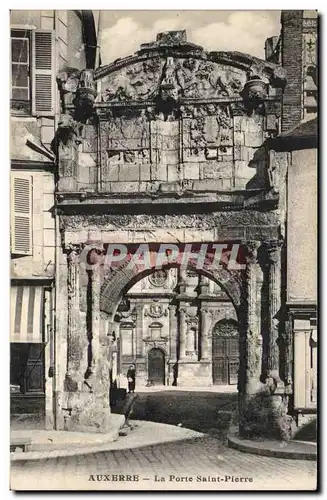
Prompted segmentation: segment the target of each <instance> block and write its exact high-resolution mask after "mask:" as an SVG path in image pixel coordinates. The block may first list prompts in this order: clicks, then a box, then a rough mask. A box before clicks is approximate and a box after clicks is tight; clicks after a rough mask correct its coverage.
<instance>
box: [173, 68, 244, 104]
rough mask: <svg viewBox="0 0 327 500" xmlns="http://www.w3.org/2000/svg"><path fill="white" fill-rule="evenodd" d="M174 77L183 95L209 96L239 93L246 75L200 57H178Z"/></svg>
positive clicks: (194, 96)
mask: <svg viewBox="0 0 327 500" xmlns="http://www.w3.org/2000/svg"><path fill="white" fill-rule="evenodd" d="M176 78H177V82H178V84H179V87H180V94H181V96H183V97H192V98H210V97H218V96H219V97H223V96H226V97H228V96H231V95H235V94H239V93H240V91H241V90H242V88H243V86H244V84H245V81H246V76H245V73H244V72H243V71H241V70H237V69H236V68H233V69H226V67H223V66H221V65H219V64H217V63H214V62H211V61H203V60H201V59H195V58H188V59H178V60H177V63H176Z"/></svg>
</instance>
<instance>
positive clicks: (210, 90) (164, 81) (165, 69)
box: [102, 57, 246, 102]
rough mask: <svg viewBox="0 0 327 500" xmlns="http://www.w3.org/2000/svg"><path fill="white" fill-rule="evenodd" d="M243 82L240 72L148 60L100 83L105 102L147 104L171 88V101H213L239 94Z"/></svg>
mask: <svg viewBox="0 0 327 500" xmlns="http://www.w3.org/2000/svg"><path fill="white" fill-rule="evenodd" d="M245 81H246V76H245V74H244V72H243V71H241V70H235V68H234V69H231V70H229V69H226V68H225V67H223V66H221V65H219V64H217V63H214V62H211V61H206V60H202V59H196V58H192V57H191V58H185V59H182V58H173V57H168V58H164V57H162V58H159V57H155V58H149V59H146V60H145V61H140V62H137V63H134V64H131V65H129V66H126V67H124V68H121V69H119V70H117V71H115V72H113V73H111V74H110V75H109V76H107V77H106V78H105V79H104V80H103V91H102V98H103V100H104V101H105V102H107V101H128V100H141V101H142V100H148V99H153V98H154V97H155V96H157V95H159V93H160V89H161V91H162V90H163V88H165V91H167V89H166V87H167V86H170V87H171V88H170V92H171V93H173V97H174V99H176V98H177V96H181V97H190V98H210V97H212V98H214V97H221V96H226V97H228V96H232V95H237V94H239V93H240V91H241V89H242V88H243V86H244V83H245Z"/></svg>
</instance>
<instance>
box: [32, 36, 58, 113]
mask: <svg viewBox="0 0 327 500" xmlns="http://www.w3.org/2000/svg"><path fill="white" fill-rule="evenodd" d="M54 112H55V64H54V32H53V31H51V30H36V31H33V32H32V113H33V115H39V116H51V115H54Z"/></svg>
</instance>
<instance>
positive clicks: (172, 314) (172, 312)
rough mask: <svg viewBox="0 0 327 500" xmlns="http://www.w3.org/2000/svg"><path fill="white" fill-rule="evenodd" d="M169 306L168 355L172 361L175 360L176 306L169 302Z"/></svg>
mask: <svg viewBox="0 0 327 500" xmlns="http://www.w3.org/2000/svg"><path fill="white" fill-rule="evenodd" d="M168 308H169V339H170V341H169V342H170V344H169V356H170V359H171V361H172V362H176V360H177V317H176V306H175V305H172V304H170V305H169V306H168Z"/></svg>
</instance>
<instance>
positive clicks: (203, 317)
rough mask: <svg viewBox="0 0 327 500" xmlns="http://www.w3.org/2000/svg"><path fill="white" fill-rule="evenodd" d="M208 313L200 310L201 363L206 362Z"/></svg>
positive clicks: (207, 355) (206, 310) (207, 357)
mask: <svg viewBox="0 0 327 500" xmlns="http://www.w3.org/2000/svg"><path fill="white" fill-rule="evenodd" d="M209 320H210V312H209V310H208V309H203V308H202V309H201V361H208V359H209V354H208V332H209Z"/></svg>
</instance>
